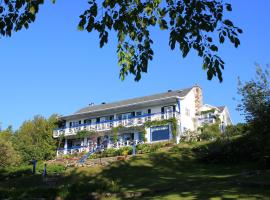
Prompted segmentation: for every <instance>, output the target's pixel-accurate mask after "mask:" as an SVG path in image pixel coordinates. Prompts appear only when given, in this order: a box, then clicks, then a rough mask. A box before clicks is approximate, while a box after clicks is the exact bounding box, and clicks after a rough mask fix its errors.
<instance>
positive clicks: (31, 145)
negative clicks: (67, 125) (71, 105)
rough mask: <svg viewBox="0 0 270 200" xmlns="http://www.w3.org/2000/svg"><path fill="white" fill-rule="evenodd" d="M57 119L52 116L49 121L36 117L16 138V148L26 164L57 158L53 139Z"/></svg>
mask: <svg viewBox="0 0 270 200" xmlns="http://www.w3.org/2000/svg"><path fill="white" fill-rule="evenodd" d="M56 123H57V119H56V116H55V115H52V116H51V117H50V118H49V119H45V118H44V117H42V116H35V117H34V119H33V120H29V121H25V122H24V123H23V124H22V126H21V127H20V128H19V130H18V131H17V132H16V134H15V136H14V147H15V148H16V150H18V151H19V152H20V154H21V156H22V159H23V161H24V162H29V161H30V160H32V159H34V158H35V159H37V160H47V159H51V158H53V157H54V156H55V149H56V142H55V140H54V139H53V137H52V133H53V129H55V128H56Z"/></svg>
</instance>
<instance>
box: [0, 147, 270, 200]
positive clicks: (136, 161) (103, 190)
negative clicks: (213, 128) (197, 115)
mask: <svg viewBox="0 0 270 200" xmlns="http://www.w3.org/2000/svg"><path fill="white" fill-rule="evenodd" d="M192 147H193V146H192V145H188V144H181V145H179V146H175V147H172V148H171V149H163V150H160V151H158V152H156V153H151V154H144V155H137V156H134V157H132V158H130V159H129V160H127V161H119V162H115V163H114V164H112V165H110V166H107V167H91V168H83V167H81V168H72V169H69V170H67V171H65V172H64V173H61V174H60V175H51V176H50V177H49V179H48V182H47V183H46V182H45V181H44V180H42V177H41V175H36V176H31V175H25V176H22V177H16V178H12V177H10V178H8V180H7V179H6V178H5V179H6V180H3V179H2V180H1V183H0V199H3V198H7V197H13V198H14V199H31V198H34V197H35V198H45V199H54V198H55V197H61V198H59V199H91V198H92V199H93V198H94V197H96V198H102V199H124V198H130V197H133V198H134V199H270V190H269V188H270V181H269V180H270V171H269V170H268V171H267V170H262V169H259V168H258V167H257V166H255V165H253V164H242V165H240V164H239V165H233V166H228V165H226V166H225V165H217V164H211V165H210V164H204V163H201V162H199V161H198V159H197V158H196V156H195V154H194V152H193V151H192ZM99 194H101V195H99ZM134 196H135V197H134Z"/></svg>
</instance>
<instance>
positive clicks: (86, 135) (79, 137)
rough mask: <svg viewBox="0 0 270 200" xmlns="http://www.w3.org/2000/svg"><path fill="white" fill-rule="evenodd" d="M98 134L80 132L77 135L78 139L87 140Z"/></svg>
mask: <svg viewBox="0 0 270 200" xmlns="http://www.w3.org/2000/svg"><path fill="white" fill-rule="evenodd" d="M95 134H96V132H95V131H86V130H84V131H79V132H77V133H76V138H77V139H81V138H85V137H90V136H92V135H95Z"/></svg>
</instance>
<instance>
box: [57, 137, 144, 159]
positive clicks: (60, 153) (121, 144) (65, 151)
mask: <svg viewBox="0 0 270 200" xmlns="http://www.w3.org/2000/svg"><path fill="white" fill-rule="evenodd" d="M143 143H144V142H143V141H141V140H133V141H131V140H125V141H117V142H115V143H108V144H107V145H106V146H104V145H100V146H96V145H94V146H74V147H71V148H59V149H57V154H56V155H57V156H63V155H72V154H75V153H81V152H89V151H93V149H95V148H99V149H103V150H104V149H109V148H116V149H118V148H121V147H125V146H132V145H133V144H135V145H138V144H143Z"/></svg>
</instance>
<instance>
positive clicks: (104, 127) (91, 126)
mask: <svg viewBox="0 0 270 200" xmlns="http://www.w3.org/2000/svg"><path fill="white" fill-rule="evenodd" d="M178 117H179V113H178V112H165V113H161V112H160V113H152V114H145V115H140V116H134V117H128V118H126V119H114V120H108V121H103V122H98V123H88V124H87V123H86V124H80V125H76V126H72V127H63V128H59V129H56V130H54V131H53V137H55V138H57V137H59V136H60V135H64V136H70V135H76V133H77V132H79V131H84V130H85V131H97V132H98V131H100V132H101V131H109V130H111V129H112V128H114V127H119V126H123V127H132V126H142V125H143V124H144V123H145V122H148V121H160V120H166V119H171V118H178Z"/></svg>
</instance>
